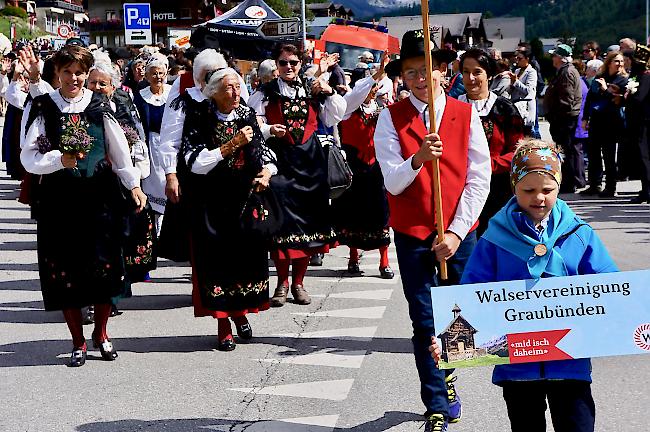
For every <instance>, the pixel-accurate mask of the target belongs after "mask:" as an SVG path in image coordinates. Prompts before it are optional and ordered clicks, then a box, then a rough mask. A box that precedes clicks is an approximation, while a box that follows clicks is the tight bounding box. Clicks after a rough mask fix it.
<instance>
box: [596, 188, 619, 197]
mask: <svg viewBox="0 0 650 432" xmlns="http://www.w3.org/2000/svg"><path fill="white" fill-rule="evenodd" d="M598 196H599V197H601V198H612V197H615V196H616V189H608V188H605V189H603V191H602V192H601V193H599V194H598Z"/></svg>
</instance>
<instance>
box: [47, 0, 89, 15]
mask: <svg viewBox="0 0 650 432" xmlns="http://www.w3.org/2000/svg"><path fill="white" fill-rule="evenodd" d="M36 7H37V8H47V7H55V8H59V9H63V10H67V11H70V12H77V13H79V12H83V11H84V8H83V6H81V5H80V4H76V3H74V2H72V0H71V1H62V0H36Z"/></svg>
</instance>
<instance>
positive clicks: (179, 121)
mask: <svg viewBox="0 0 650 432" xmlns="http://www.w3.org/2000/svg"><path fill="white" fill-rule="evenodd" d="M179 82H180V80H176V81H175V82H174V85H172V89H171V91H170V94H169V97H168V99H167V105H166V106H165V112H164V113H163V119H162V126H161V127H160V144H159V146H158V152H159V154H160V157H161V159H162V165H163V169H164V170H165V174H172V173H176V161H177V157H178V151H179V150H180V148H181V139H182V138H183V124H184V123H185V112H184V111H183V110H182V109H173V108H172V107H171V106H170V103H171V102H172V101H173V100H174V99H176V97H178V95H179V94H180V93H179V91H178V89H177V87H178V86H177V85H176V83H179ZM187 93H188V94H189V95H190V97H191V98H192V99H194V100H195V101H197V102H201V101H204V100H205V99H206V97H205V96H204V95H203V93H202V92H201V89H200V88H198V87H191V88H188V89H187ZM174 95H175V97H174Z"/></svg>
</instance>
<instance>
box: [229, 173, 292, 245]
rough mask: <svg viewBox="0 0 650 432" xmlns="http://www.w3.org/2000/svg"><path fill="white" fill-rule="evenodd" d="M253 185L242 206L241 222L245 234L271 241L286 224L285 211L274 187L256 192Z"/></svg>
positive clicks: (259, 239)
mask: <svg viewBox="0 0 650 432" xmlns="http://www.w3.org/2000/svg"><path fill="white" fill-rule="evenodd" d="M255 187H257V185H255V186H253V188H252V189H251V191H250V192H249V194H248V198H247V199H246V202H245V203H244V207H243V208H242V211H241V214H240V217H239V222H240V226H241V229H242V231H243V232H244V235H246V236H247V237H248V238H250V239H252V240H256V241H262V242H264V241H270V240H271V238H272V237H273V236H274V235H276V234H278V233H279V232H280V231H281V230H282V227H283V225H284V212H283V211H282V207H281V206H280V203H279V201H278V198H277V197H276V195H275V193H274V192H273V189H271V188H266V189H264V190H263V191H261V192H255V191H254V189H255Z"/></svg>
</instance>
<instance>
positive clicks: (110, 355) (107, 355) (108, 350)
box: [93, 336, 117, 361]
mask: <svg viewBox="0 0 650 432" xmlns="http://www.w3.org/2000/svg"><path fill="white" fill-rule="evenodd" d="M93 346H94V347H95V348H99V352H100V353H101V355H102V358H103V359H104V360H106V361H113V360H115V359H116V358H117V351H116V350H115V347H113V343H112V342H111V341H110V339H106V340H104V341H102V342H99V341H98V340H96V339H95V337H94V336H93Z"/></svg>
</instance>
